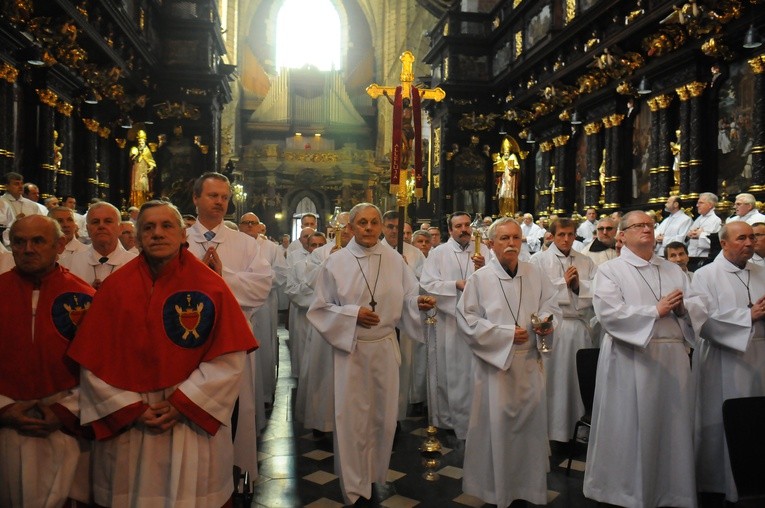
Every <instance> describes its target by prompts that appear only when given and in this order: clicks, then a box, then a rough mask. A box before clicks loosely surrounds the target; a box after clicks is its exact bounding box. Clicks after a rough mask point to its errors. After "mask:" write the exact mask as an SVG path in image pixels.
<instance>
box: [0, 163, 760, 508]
mask: <svg viewBox="0 0 765 508" xmlns="http://www.w3.org/2000/svg"><path fill="white" fill-rule="evenodd" d="M6 178H7V186H6V188H7V190H6V192H5V194H4V195H3V196H1V197H0V225H4V226H6V227H7V229H6V234H5V238H6V239H7V240H6V242H7V243H8V244H9V245H10V249H11V252H3V253H0V271H2V272H5V273H3V274H2V275H0V294H3V297H4V302H3V305H2V306H0V320H2V323H3V325H4V333H3V336H2V340H0V506H14V507H15V506H23V507H52V508H59V507H61V506H63V505H64V503H72V505H77V504H79V506H120V507H121V506H140V507H154V506H157V507H160V506H162V507H164V506H183V507H186V506H200V507H211V508H217V507H220V506H231V504H232V493H233V491H234V483H233V479H232V474H231V470H232V466H236V467H237V468H238V469H239V470H240V471H248V472H249V473H250V475H252V477H256V475H257V451H256V440H257V432H258V431H260V430H261V429H262V428H263V427H264V425H265V423H266V422H265V408H266V407H267V406H268V405H270V404H272V403H273V394H274V390H275V381H276V374H277V373H276V366H277V365H278V358H277V353H278V344H277V336H276V327H277V322H278V317H277V312H278V310H279V309H280V308H282V309H284V308H286V307H287V300H286V299H289V333H290V337H289V349H290V356H291V362H292V373H293V376H295V377H297V379H298V385H297V386H298V388H297V394H296V399H295V416H296V419H298V420H299V421H301V422H302V423H303V425H304V426H305V427H306V428H309V429H314V431H315V432H316V433H332V439H333V441H334V448H335V459H334V461H335V469H336V472H337V475H338V476H339V479H340V486H341V489H342V493H343V495H344V498H345V501H346V503H349V504H354V503H364V502H365V500H368V499H370V498H371V497H372V485H373V484H374V483H385V481H386V475H387V471H388V465H389V461H390V454H391V450H392V447H393V439H394V434H395V431H396V422H397V420H398V419H403V418H404V417H406V413H407V408H408V407H411V404H420V405H423V404H424V405H426V406H427V408H428V412H429V418H430V421H431V422H432V423H433V424H434V425H436V426H437V427H439V428H440V429H450V430H451V431H453V432H454V433H455V435H456V437H457V438H459V439H464V440H466V444H465V458H464V465H463V471H464V477H463V491H464V492H465V493H467V494H470V495H473V496H476V497H478V498H480V499H481V500H483V501H485V502H487V503H491V504H495V505H497V506H500V507H504V506H508V505H510V504H511V503H512V502H513V501H515V500H525V501H527V502H530V503H534V504H546V502H547V479H546V478H547V472H548V471H549V468H550V466H549V459H548V455H549V441H550V440H552V441H559V442H569V441H570V440H572V439H576V438H577V436H574V435H573V430H574V426H575V423H576V421H577V420H578V419H579V418H580V417H581V416H582V415H583V413H584V408H583V405H582V401H581V397H580V394H579V387H578V383H577V374H576V353H577V351H578V350H580V349H583V348H597V347H599V348H600V356H599V363H598V367H597V381H596V387H595V399H594V408H593V413H592V420H591V423H592V428H591V431H590V434H589V437H588V443H589V444H588V452H587V463H586V471H585V477H584V494H585V496H586V497H588V498H590V499H593V500H596V501H599V502H603V503H608V504H612V505H618V506H628V507H633V506H634V507H657V506H675V507H686V506H690V507H692V506H696V505H697V503H698V501H697V495H698V493H722V494H724V495H725V498H726V499H727V500H728V501H736V500H737V493H736V488H735V484H734V482H733V479H732V476H731V469H730V465H729V461H728V458H727V450H726V445H725V438H724V431H723V424H722V402H723V401H724V400H725V399H729V398H735V397H745V396H756V395H765V388H764V387H765V329H764V328H763V317H764V316H765V267H764V266H763V265H765V260H763V256H764V255H765V216H764V215H762V214H760V213H759V212H758V211H757V209H756V203H755V199H754V197H753V196H751V195H750V194H740V195H739V196H737V197H736V201H735V210H736V213H735V215H733V216H731V217H730V218H728V219H727V221H725V223H724V224H723V223H722V221H721V219H720V218H719V217H718V216H717V214H716V213H715V206H716V204H717V197H716V196H715V195H714V194H711V193H704V194H702V195H701V196H700V197H699V199H698V202H697V203H696V208H697V210H698V217H697V218H696V219H695V220H693V219H691V218H690V217H689V216H688V215H687V214H686V213H685V212H684V211H683V210H682V208H681V203H680V201H679V199H678V198H676V197H670V198H669V199H668V200H667V203H666V212H667V214H668V215H667V216H666V218H664V219H663V220H662V221H661V222H660V223H659V224H658V225H656V224H655V223H654V219H653V217H652V216H651V215H649V214H648V213H645V212H642V211H631V212H628V213H626V214H625V215H624V216H622V217H618V216H616V217H600V218H598V217H597V212H596V210H594V209H589V210H587V212H586V216H585V220H584V221H583V222H582V223H581V224H577V223H576V222H574V221H572V220H570V219H566V218H551V221H550V224H549V230H545V229H543V228H542V227H540V226H539V225H537V224H535V223H534V221H533V217H532V216H531V215H530V214H524V215H519V216H518V217H517V219H516V218H511V217H503V218H500V219H497V220H495V221H493V222H492V221H491V219H489V220H486V221H485V223H484V224H483V225H482V226H481V228H482V230H483V233H484V242H483V243H475V242H473V232H474V226H473V221H472V218H471V217H470V215H468V214H467V213H464V212H455V213H453V214H451V215H450V216H449V217H448V219H447V223H448V232H447V233H448V237H447V238H448V239H447V241H446V242H444V243H441V231H440V230H439V228H437V227H428V226H429V225H427V224H425V225H423V227H422V228H421V229H420V230H417V231H414V232H412V231H411V227H409V225H406V227H405V235H404V237H405V242H404V243H403V244H402V245H401V246H400V247H401V249H400V250H401V251H402V254H399V249H397V247H399V246H398V227H399V217H398V214H397V213H396V212H386V213H384V214H383V213H381V211H380V210H379V209H378V208H377V207H376V206H374V205H372V204H369V203H360V204H357V205H356V206H354V207H353V208H352V209H351V210H350V211H348V212H344V213H342V214H340V216H339V217H338V223H339V224H341V227H340V228H339V231H338V233H337V235H336V236H337V238H336V239H334V240H331V241H330V242H329V243H328V242H327V239H326V238H325V235H324V234H323V233H321V232H319V231H318V230H317V217H316V216H315V215H313V214H306V215H304V216H303V218H302V226H303V229H302V230H301V231H300V235H299V238H298V239H296V240H295V241H294V242H292V243H291V244H289V245H287V244H288V243H289V242H288V240H287V241H284V242H283V243H284V245H277V244H276V243H274V242H272V241H270V240H268V239H267V238H266V237H265V236H263V235H262V234H261V233H262V232H263V230H264V228H263V226H262V224H261V223H260V221H259V218H258V217H257V216H256V215H255V214H253V213H247V214H244V215H243V216H242V217H241V218H240V220H239V224H238V225H237V224H227V223H228V221H224V217H225V215H226V211H227V209H228V205H229V200H230V197H231V187H230V184H229V182H228V180H227V179H226V177H225V176H223V175H221V174H218V173H206V174H204V175H202V176H200V177H199V178H198V179H197V181H196V182H195V185H194V190H193V201H194V204H195V206H196V209H197V215H196V217H192V216H181V215H180V213H179V212H178V210H177V209H176V208H175V207H174V206H173V205H172V204H170V203H168V202H165V201H149V202H147V203H144V204H143V205H142V206H141V208H140V210H138V209H131V211H130V215H131V220H129V221H124V222H123V221H121V217H120V212H119V210H118V209H117V208H115V207H114V206H112V205H111V204H109V203H106V202H96V203H93V204H91V205H90V207H89V209H88V210H87V213H86V215H85V217H84V223H85V224H84V227H80V226H79V225H78V222H80V224H81V223H82V219H81V218H80V217H78V215H79V214H77V213H76V212H75V211H74V204H73V203H72V202H73V201H74V200H73V199H70V198H69V197H67V199H65V200H64V204H65V205H67V206H58V203H57V202H52V200H53V199H55V198H48V199H47V200H46V203H45V205H42V204H38V203H37V202H36V199H34V195H33V193H31V191H29V189H32V191H34V189H33V188H35V189H36V187H35V186H34V185H33V184H29V183H27V184H24V183H23V177H22V176H21V175H19V174H17V173H9V174H7V175H6ZM30 193H31V194H32V195H31V197H32V199H30V198H29V197H26V196H28V195H30ZM56 201H57V200H56ZM237 228H238V231H236V229H237ZM715 235H716V236H717V237H718V238H719V248H720V252H719V254H717V252H716V245H714V244H715V242H712V241H710V236H711V237H712V238H714V236H715ZM85 242H88V243H85ZM409 242H411V243H409ZM688 266H690V267H691V268H692V269H694V270H695V271H693V272H691V271H689V270H688ZM239 309H241V311H240V310H239ZM550 324H551V325H552V326H549V325H550ZM256 338H257V339H256ZM691 351H692V352H693V353H692V355H693V362H692V365H693V368H691V362H690V359H689V353H690V352H691ZM429 384H430V387H428V385H429ZM579 437H582V438H583V437H585V436H579Z"/></svg>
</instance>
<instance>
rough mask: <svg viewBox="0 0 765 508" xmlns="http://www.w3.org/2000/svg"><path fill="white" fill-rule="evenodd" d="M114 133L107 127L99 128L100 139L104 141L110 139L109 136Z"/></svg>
mask: <svg viewBox="0 0 765 508" xmlns="http://www.w3.org/2000/svg"><path fill="white" fill-rule="evenodd" d="M111 133H112V130H111V129H110V128H109V127H106V126H99V127H98V137H99V138H103V139H109V134H111Z"/></svg>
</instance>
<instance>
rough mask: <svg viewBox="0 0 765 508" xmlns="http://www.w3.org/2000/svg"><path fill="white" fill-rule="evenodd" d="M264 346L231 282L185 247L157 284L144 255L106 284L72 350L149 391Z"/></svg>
mask: <svg viewBox="0 0 765 508" xmlns="http://www.w3.org/2000/svg"><path fill="white" fill-rule="evenodd" d="M256 347H257V341H256V340H255V337H254V336H253V335H252V330H251V329H250V325H249V323H248V322H247V319H246V318H245V316H244V313H243V312H242V310H241V307H240V306H239V303H238V302H237V301H236V298H234V295H233V294H232V293H231V291H230V290H229V288H228V286H227V285H226V282H225V281H224V280H223V279H222V278H221V277H220V276H218V275H217V274H216V273H215V272H213V271H212V270H210V268H208V267H207V266H205V265H204V264H202V263H201V262H200V261H199V260H197V259H196V258H195V257H194V256H193V255H192V254H190V253H189V252H188V251H187V250H186V249H185V248H184V249H181V252H180V254H179V255H178V256H177V257H176V258H175V259H174V260H172V261H171V262H170V263H168V265H167V266H166V267H165V268H164V270H163V272H162V273H161V274H160V275H159V276H158V277H157V278H156V279H152V276H151V274H150V271H149V267H148V265H147V263H146V260H145V257H144V256H143V255H141V256H139V257H137V258H136V259H133V260H132V261H130V262H129V263H127V264H126V265H125V266H123V267H122V268H120V269H119V270H117V271H116V272H114V273H113V274H112V275H111V276H110V277H109V278H108V279H106V280H105V281H104V285H103V286H102V287H101V289H99V291H98V293H97V294H96V297H95V299H94V300H93V305H92V306H91V309H90V311H89V313H88V316H87V318H86V319H85V320H84V322H83V324H82V326H81V327H80V329H79V330H78V332H77V337H76V338H75V340H74V342H73V343H72V346H71V347H70V348H69V352H68V353H69V356H70V357H71V358H73V359H74V360H75V361H76V362H78V363H79V364H80V365H82V366H83V367H85V368H86V369H88V370H90V371H91V372H93V373H94V374H95V375H96V376H98V377H99V378H100V379H102V380H103V381H105V382H106V383H108V384H110V385H112V386H114V387H116V388H120V389H123V390H128V391H132V392H139V393H142V392H152V391H156V390H161V389H164V388H168V387H170V386H174V385H176V384H178V383H180V382H182V381H184V380H185V379H187V378H188V377H189V375H191V373H192V372H193V371H194V370H195V369H196V368H197V367H198V366H199V364H200V363H202V362H205V361H210V360H212V359H214V358H216V357H218V356H221V355H224V354H227V353H232V352H236V351H251V350H253V349H255V348H256Z"/></svg>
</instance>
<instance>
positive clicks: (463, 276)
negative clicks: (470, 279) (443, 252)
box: [454, 250, 470, 280]
mask: <svg viewBox="0 0 765 508" xmlns="http://www.w3.org/2000/svg"><path fill="white" fill-rule="evenodd" d="M462 252H465V251H464V250H463V251H462ZM454 257H455V259H456V260H457V267H458V268H459V269H460V277H461V279H460V280H465V279H467V273H468V269H469V268H470V256H468V257H467V259H465V270H464V271H463V270H462V264H461V263H460V257H459V256H458V255H457V253H456V252H455V253H454Z"/></svg>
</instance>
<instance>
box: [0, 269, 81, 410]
mask: <svg viewBox="0 0 765 508" xmlns="http://www.w3.org/2000/svg"><path fill="white" fill-rule="evenodd" d="M33 289H34V288H33V284H32V282H31V281H29V280H27V279H26V278H24V277H22V276H21V275H20V274H19V273H18V271H17V270H16V269H13V270H11V271H10V272H7V273H4V274H3V275H0V294H2V295H3V304H2V305H0V322H1V323H2V327H3V332H2V335H1V336H0V372H2V374H1V375H0V393H2V394H3V395H5V396H6V397H10V398H12V399H14V400H33V399H40V398H43V397H47V396H49V395H53V394H54V393H57V392H60V391H63V390H68V389H70V388H74V387H75V386H77V385H78V384H79V368H78V367H77V365H76V364H75V363H74V362H73V361H71V360H70V359H69V358H67V357H66V348H67V347H68V346H69V344H70V341H71V339H72V337H73V336H74V331H75V330H76V328H77V324H78V323H79V321H80V319H81V318H82V316H83V315H84V313H85V311H86V310H87V306H88V305H89V304H90V299H91V297H92V296H93V294H94V293H95V290H94V289H93V288H92V287H91V286H90V284H87V283H86V282H84V281H83V280H81V279H80V278H79V277H77V276H75V275H73V274H71V273H69V271H68V270H67V269H65V268H62V267H60V266H58V265H57V266H56V268H55V269H54V270H53V271H52V272H51V273H49V274H47V275H45V276H44V277H43V278H42V281H41V284H40V297H39V299H38V302H37V311H36V315H35V318H34V319H35V322H34V337H33V336H32V291H33Z"/></svg>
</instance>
